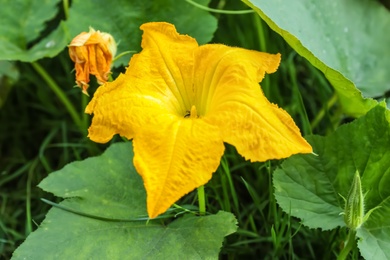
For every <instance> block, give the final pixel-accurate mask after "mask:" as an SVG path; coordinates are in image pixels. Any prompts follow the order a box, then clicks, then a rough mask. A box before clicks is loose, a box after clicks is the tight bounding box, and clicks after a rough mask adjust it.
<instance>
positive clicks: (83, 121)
mask: <svg viewBox="0 0 390 260" xmlns="http://www.w3.org/2000/svg"><path fill="white" fill-rule="evenodd" d="M88 101H89V97H88V96H87V95H81V115H82V116H81V124H82V130H83V131H86V133H87V129H88V118H89V117H88V114H87V113H85V108H86V107H87V104H88Z"/></svg>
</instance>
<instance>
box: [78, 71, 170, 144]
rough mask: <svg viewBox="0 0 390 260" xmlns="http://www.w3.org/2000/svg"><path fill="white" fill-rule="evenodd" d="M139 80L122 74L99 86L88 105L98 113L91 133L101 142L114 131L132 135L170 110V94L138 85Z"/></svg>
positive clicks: (91, 135)
mask: <svg viewBox="0 0 390 260" xmlns="http://www.w3.org/2000/svg"><path fill="white" fill-rule="evenodd" d="M137 83H138V81H137V80H136V79H135V80H131V79H129V76H128V75H124V74H121V75H119V76H118V78H117V79H116V80H115V81H113V82H109V83H106V84H104V85H103V86H101V87H99V88H98V89H97V91H96V92H95V95H94V97H93V99H92V100H91V101H90V102H89V104H88V106H87V107H86V109H85V112H86V113H88V114H92V113H93V114H94V117H93V118H92V124H91V126H90V127H89V129H88V137H89V138H90V139H91V140H93V141H95V142H99V143H106V142H108V141H110V140H111V138H112V137H113V135H115V134H120V135H121V136H125V137H126V138H128V139H132V138H133V137H134V132H135V131H136V130H137V129H140V128H142V127H143V126H144V125H145V124H146V122H148V121H149V120H150V119H151V118H153V117H155V116H157V115H160V114H170V113H171V110H172V108H171V106H172V105H171V104H170V102H169V101H165V99H166V97H165V96H164V95H163V94H161V93H159V92H155V91H153V89H147V88H145V89H143V88H142V87H140V88H139V87H138V86H139V85H138V84H137Z"/></svg>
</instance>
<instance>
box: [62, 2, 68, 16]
mask: <svg viewBox="0 0 390 260" xmlns="http://www.w3.org/2000/svg"><path fill="white" fill-rule="evenodd" d="M62 4H63V7H64V13H65V20H68V17H69V0H63V1H62Z"/></svg>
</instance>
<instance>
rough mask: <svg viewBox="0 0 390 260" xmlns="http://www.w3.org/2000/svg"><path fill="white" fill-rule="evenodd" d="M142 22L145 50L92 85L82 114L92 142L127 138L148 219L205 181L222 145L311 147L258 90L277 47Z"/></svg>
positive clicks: (261, 149) (250, 149) (285, 151)
mask: <svg viewBox="0 0 390 260" xmlns="http://www.w3.org/2000/svg"><path fill="white" fill-rule="evenodd" d="M141 29H142V30H143V31H144V33H143V38H142V44H141V45H142V49H143V50H142V51H141V52H140V53H139V54H135V55H133V57H132V58H131V60H130V63H129V66H128V68H127V71H126V73H125V74H121V75H120V76H119V77H118V78H117V79H116V80H115V81H113V82H108V83H106V84H105V85H103V86H101V87H99V88H98V89H97V91H96V92H95V94H94V97H93V99H92V100H91V102H90V103H89V104H88V106H87V108H86V113H89V114H91V113H93V114H94V117H93V120H92V124H91V126H90V128H89V135H88V136H89V138H90V139H92V140H93V141H96V142H100V143H105V142H108V141H109V140H110V139H111V138H112V137H113V135H115V134H120V135H121V136H124V137H126V138H128V139H133V149H134V159H133V163H134V166H135V168H136V170H137V171H138V173H139V174H140V175H141V176H142V178H143V181H144V186H145V189H146V192H147V210H148V214H149V217H150V218H154V217H156V216H158V215H159V214H162V213H164V212H165V211H166V210H167V209H168V208H169V207H170V206H171V205H172V204H173V203H175V202H176V201H177V200H178V199H180V198H181V197H182V196H184V195H185V194H187V193H188V192H190V191H192V190H194V189H195V188H197V187H200V186H202V185H204V184H206V183H207V182H208V181H209V180H210V179H211V176H212V173H213V172H215V171H216V170H217V168H218V165H219V163H220V159H221V156H222V155H223V153H224V142H226V143H229V144H232V145H234V146H235V147H236V149H237V151H238V152H239V153H240V154H241V155H242V156H244V157H245V158H246V159H248V160H250V161H266V160H269V159H279V158H285V157H288V156H290V155H292V154H296V153H311V152H312V148H311V146H310V145H309V144H308V143H307V142H306V141H305V139H303V137H302V136H301V134H300V131H299V129H298V127H297V126H296V125H295V123H294V121H293V120H292V118H291V117H290V115H289V114H288V113H287V112H285V111H284V110H282V109H280V108H278V107H277V106H276V105H274V104H271V103H270V102H269V101H268V100H267V98H266V97H265V96H264V94H263V92H262V91H261V89H260V86H259V82H260V81H261V80H262V79H263V77H264V75H265V73H272V72H275V71H276V69H277V67H278V66H279V62H280V55H279V54H276V55H272V54H267V53H262V52H257V51H251V50H246V49H242V48H236V47H228V46H225V45H222V44H206V45H202V46H199V45H198V43H197V42H196V40H195V39H194V38H192V37H190V36H188V35H181V34H178V33H177V32H176V29H175V27H174V26H173V25H172V24H168V23H164V22H152V23H146V24H143V25H142V26H141Z"/></svg>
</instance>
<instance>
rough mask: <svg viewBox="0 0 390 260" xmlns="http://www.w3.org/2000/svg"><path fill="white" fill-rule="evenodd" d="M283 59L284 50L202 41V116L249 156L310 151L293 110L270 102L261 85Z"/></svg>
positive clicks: (199, 61)
mask: <svg viewBox="0 0 390 260" xmlns="http://www.w3.org/2000/svg"><path fill="white" fill-rule="evenodd" d="M233 61H234V62H233ZM279 62H280V55H272V54H268V53H261V52H256V51H250V50H245V49H241V48H231V47H227V46H224V45H206V46H202V47H200V48H199V51H198V52H197V53H196V63H195V66H196V67H197V68H198V69H197V71H196V72H195V76H194V78H195V79H196V82H195V86H196V89H197V90H198V94H197V96H199V97H201V98H199V99H198V101H199V103H200V104H199V105H198V106H199V107H201V108H203V109H204V110H203V111H201V113H202V114H204V120H205V121H207V122H208V123H210V124H212V125H214V126H218V127H219V129H220V130H221V135H222V137H223V140H224V141H225V142H227V143H230V144H232V145H234V146H235V147H236V148H237V151H238V152H239V153H240V154H241V155H242V156H244V157H245V158H246V159H249V160H251V161H266V160H270V159H280V158H286V157H289V156H291V155H292V154H295V153H310V152H312V148H311V146H310V145H309V144H308V143H307V142H306V140H305V139H303V138H302V136H301V133H300V130H299V128H298V127H297V126H296V125H295V123H294V121H293V120H292V118H291V117H290V115H289V114H288V113H287V112H286V111H284V110H283V109H281V108H278V107H277V106H276V105H274V104H271V103H270V102H269V101H268V100H267V98H266V97H265V96H264V94H263V92H262V91H261V89H260V86H259V84H258V81H259V80H261V79H262V78H263V77H264V75H265V73H271V72H274V71H275V70H276V68H277V66H278V65H279Z"/></svg>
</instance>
